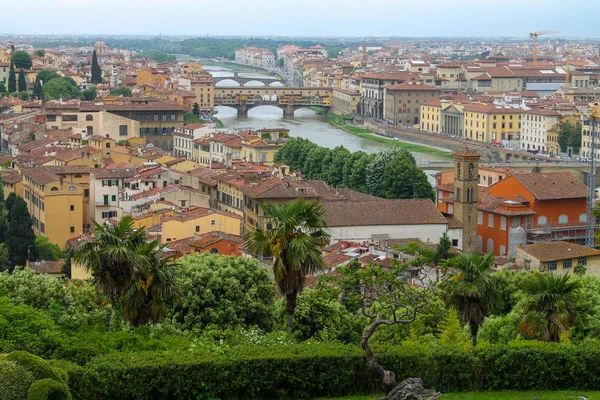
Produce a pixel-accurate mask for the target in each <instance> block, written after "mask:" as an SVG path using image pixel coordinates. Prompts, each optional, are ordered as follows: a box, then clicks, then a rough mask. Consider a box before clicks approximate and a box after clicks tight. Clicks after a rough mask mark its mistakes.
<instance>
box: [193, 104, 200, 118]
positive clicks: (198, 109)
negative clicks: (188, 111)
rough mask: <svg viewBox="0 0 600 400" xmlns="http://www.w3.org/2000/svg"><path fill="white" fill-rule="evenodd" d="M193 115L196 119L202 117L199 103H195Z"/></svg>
mask: <svg viewBox="0 0 600 400" xmlns="http://www.w3.org/2000/svg"><path fill="white" fill-rule="evenodd" d="M192 114H194V115H195V116H196V117H199V116H200V105H199V104H198V103H194V107H193V108H192Z"/></svg>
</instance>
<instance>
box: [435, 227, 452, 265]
mask: <svg viewBox="0 0 600 400" xmlns="http://www.w3.org/2000/svg"><path fill="white" fill-rule="evenodd" d="M451 247H452V243H450V238H449V237H448V235H447V234H446V232H444V234H443V235H442V237H441V238H440V243H439V244H438V246H437V251H436V252H435V255H434V256H433V259H434V261H435V263H436V264H437V265H439V264H440V263H441V262H443V261H447V260H449V259H451V258H452V253H451V252H450V248H451Z"/></svg>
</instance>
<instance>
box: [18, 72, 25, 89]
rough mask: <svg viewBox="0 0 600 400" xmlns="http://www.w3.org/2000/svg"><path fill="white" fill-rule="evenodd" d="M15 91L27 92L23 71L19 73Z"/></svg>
mask: <svg viewBox="0 0 600 400" xmlns="http://www.w3.org/2000/svg"><path fill="white" fill-rule="evenodd" d="M17 89H18V91H19V92H25V91H27V81H26V80H25V72H24V71H23V69H21V70H20V71H19V80H18V82H17Z"/></svg>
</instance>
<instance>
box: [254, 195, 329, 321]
mask: <svg viewBox="0 0 600 400" xmlns="http://www.w3.org/2000/svg"><path fill="white" fill-rule="evenodd" d="M263 211H264V216H265V220H266V221H268V222H269V223H270V224H271V226H272V227H271V228H269V229H266V230H265V229H262V228H260V227H259V228H256V229H255V230H253V231H250V232H248V233H246V235H245V239H246V243H245V248H246V250H248V251H250V252H252V253H254V254H259V255H271V256H272V257H273V275H274V277H275V282H276V283H277V288H278V289H279V293H280V294H281V295H282V296H285V298H286V313H287V325H288V329H290V330H291V329H292V318H293V316H294V309H295V308H296V299H297V297H298V294H299V293H300V292H301V291H302V289H303V288H304V278H305V276H306V275H310V274H313V273H315V272H316V271H318V270H320V269H321V267H322V266H323V254H322V251H321V249H322V248H323V246H325V245H326V244H327V243H328V242H329V238H330V235H329V233H328V232H327V230H326V228H327V224H326V222H325V220H324V219H323V214H324V213H325V209H324V208H323V205H322V204H321V203H320V202H318V201H315V202H309V201H307V200H305V199H297V200H294V201H292V202H290V203H286V204H282V205H277V204H269V205H266V206H263Z"/></svg>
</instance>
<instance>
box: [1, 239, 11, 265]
mask: <svg viewBox="0 0 600 400" xmlns="http://www.w3.org/2000/svg"><path fill="white" fill-rule="evenodd" d="M9 269H10V253H9V251H8V247H7V246H6V243H2V244H0V272H2V271H8V270H9Z"/></svg>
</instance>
